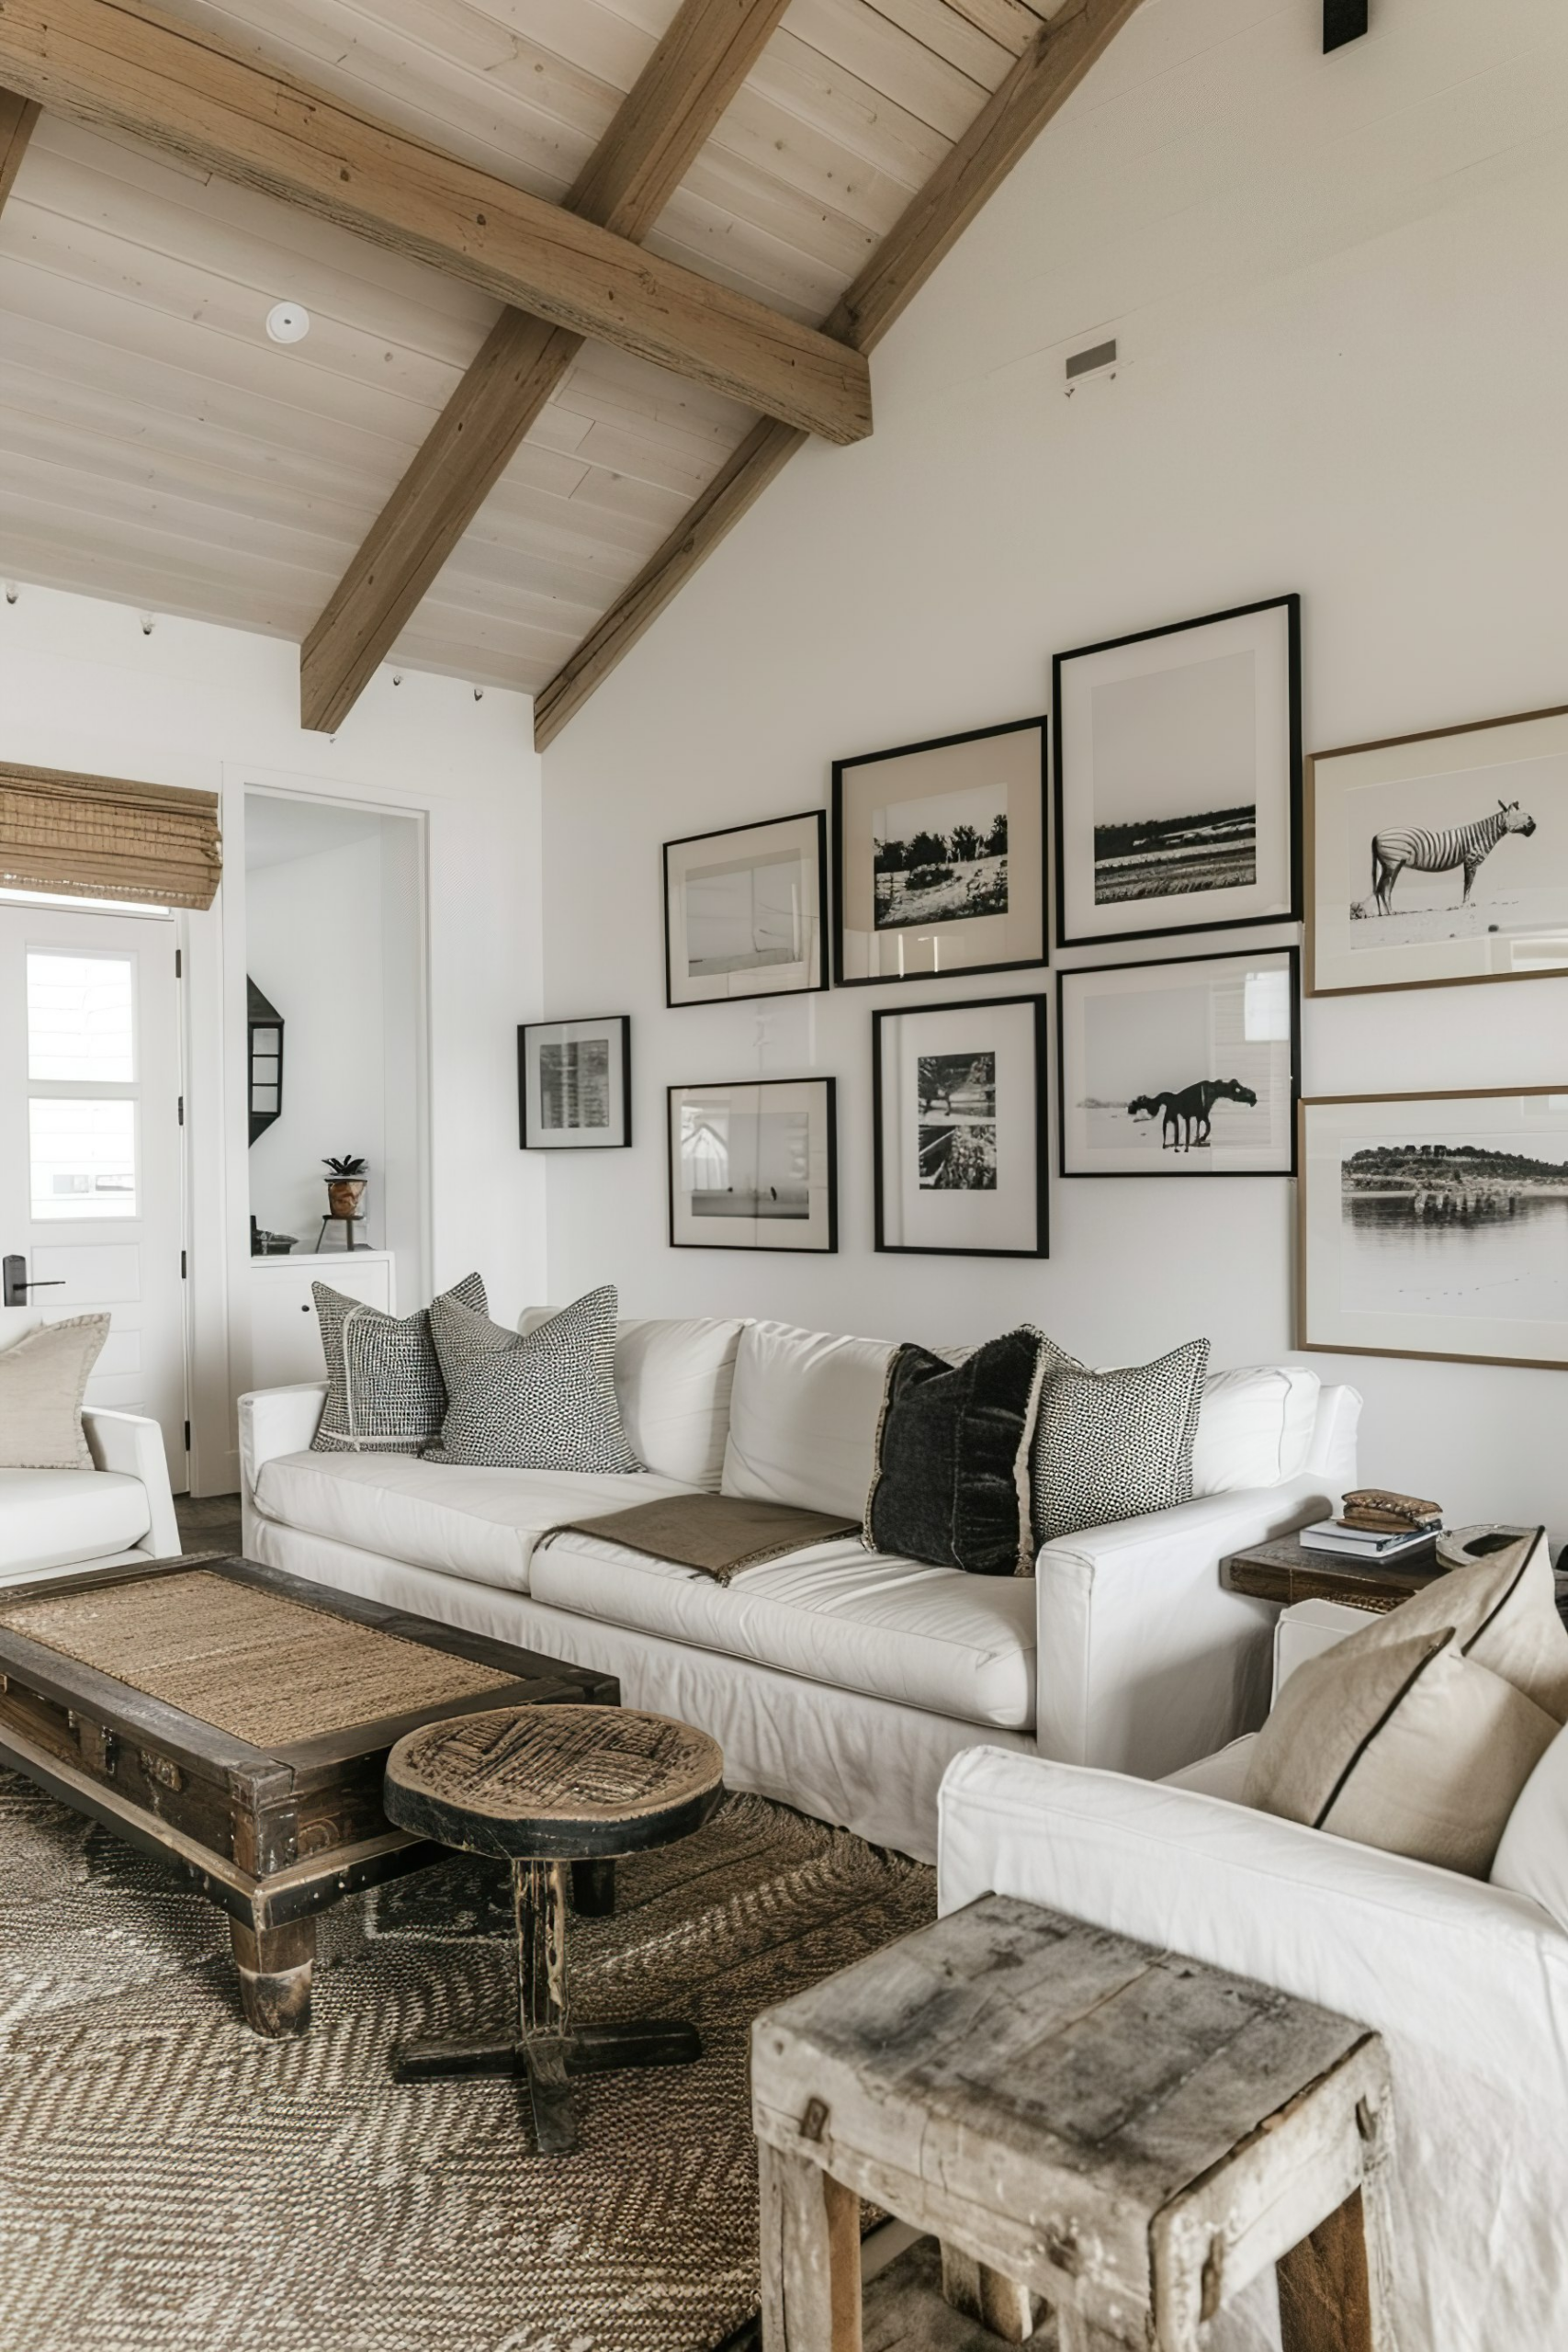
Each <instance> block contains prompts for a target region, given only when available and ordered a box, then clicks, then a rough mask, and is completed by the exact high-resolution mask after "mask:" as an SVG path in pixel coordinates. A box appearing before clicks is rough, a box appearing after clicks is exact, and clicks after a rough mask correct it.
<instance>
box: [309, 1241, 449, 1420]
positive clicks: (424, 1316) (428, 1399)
mask: <svg viewBox="0 0 1568 2352" xmlns="http://www.w3.org/2000/svg"><path fill="white" fill-rule="evenodd" d="M310 1292H311V1295H312V1296H313V1298H314V1299H315V1302H316V1315H317V1318H318V1320H319V1321H320V1323H321V1353H322V1354H323V1355H324V1356H325V1358H326V1363H327V1395H326V1402H325V1404H324V1405H323V1406H322V1407H321V1421H320V1424H319V1425H318V1427H317V1430H316V1434H315V1436H314V1437H313V1438H312V1439H311V1441H310V1444H311V1448H312V1451H313V1452H315V1453H423V1450H424V1448H425V1447H426V1446H427V1445H428V1444H429V1443H430V1442H431V1441H432V1439H434V1438H438V1437H439V1436H440V1434H441V1423H442V1419H443V1418H444V1416H445V1414H446V1383H445V1382H444V1381H443V1379H442V1377H441V1366H440V1364H439V1363H438V1362H437V1360H436V1354H435V1348H434V1342H433V1341H432V1340H431V1336H430V1309H429V1308H428V1307H425V1306H422V1307H421V1308H420V1309H419V1312H418V1313H417V1314H416V1315H386V1314H383V1312H382V1310H381V1309H380V1307H378V1306H366V1305H365V1304H364V1303H363V1301H362V1300H360V1299H357V1298H345V1297H344V1295H343V1293H342V1291H340V1290H333V1289H331V1288H329V1286H328V1285H327V1284H326V1283H311V1285H310ZM446 1297H447V1298H449V1299H457V1300H458V1301H459V1302H460V1303H461V1304H462V1306H465V1307H470V1306H471V1307H477V1308H478V1309H479V1312H480V1313H481V1314H482V1313H483V1311H484V1307H485V1303H486V1302H485V1286H484V1284H483V1283H482V1282H481V1281H480V1280H479V1276H478V1274H465V1275H464V1277H463V1279H462V1281H461V1282H460V1283H457V1284H455V1285H454V1287H453V1288H452V1289H451V1290H449V1291H448V1292H447V1293H446ZM439 1303H440V1302H438V1304H439Z"/></svg>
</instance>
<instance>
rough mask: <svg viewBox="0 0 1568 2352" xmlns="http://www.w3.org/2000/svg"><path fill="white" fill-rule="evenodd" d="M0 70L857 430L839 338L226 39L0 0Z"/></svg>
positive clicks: (62, 103) (867, 392)
mask: <svg viewBox="0 0 1568 2352" xmlns="http://www.w3.org/2000/svg"><path fill="white" fill-rule="evenodd" d="M0 85H6V86H7V87H9V88H11V89H13V90H16V91H17V92H18V93H19V95H20V96H23V97H24V98H30V99H32V100H33V101H35V102H36V103H38V104H39V105H41V106H43V107H47V108H48V109H50V110H51V111H52V112H54V113H56V114H62V115H66V116H68V117H69V118H70V119H72V120H73V121H76V122H83V123H86V124H87V125H89V127H91V128H95V129H105V128H107V129H110V130H119V131H123V132H125V133H128V134H129V135H130V136H131V137H132V138H136V139H141V140H144V141H146V142H147V143H148V144H149V145H150V146H153V147H156V148H159V149H161V150H162V151H163V152H164V153H169V154H175V155H179V156H181V157H183V158H185V159H186V161H188V162H192V163H196V164H202V165H204V166H205V167H206V168H207V169H208V170H209V171H212V172H215V173H216V174H217V175H219V177H220V178H221V179H226V180H231V181H233V182H235V183H236V184H237V185H238V186H240V187H251V188H257V189H260V190H261V191H262V192H263V193H264V194H265V195H268V196H276V197H280V198H283V199H284V201H285V202H287V203H289V204H295V205H299V206H300V207H301V208H302V209H305V210H306V211H309V212H312V213H314V214H315V215H316V216H317V217H318V218H319V219H321V220H330V221H332V222H333V223H334V225H335V226H337V227H338V228H341V229H348V230H351V231H353V232H355V233H356V234H357V235H359V236H363V237H367V238H369V239H370V240H371V241H372V242H373V243H377V244H379V245H383V246H385V247H386V248H387V249H388V250H389V251H390V252H394V253H399V254H406V255H407V256H409V257H410V258H411V259H412V260H416V261H423V262H426V263H428V264H429V265H430V266H432V267H434V268H436V269H441V270H445V271H446V272H448V273H449V274H450V275H451V276H453V277H459V278H462V279H465V280H466V281H467V282H468V284H470V285H473V286H478V287H479V288H482V289H483V291H484V292H486V293H487V294H491V295H494V296H496V297H497V298H498V299H499V300H501V301H502V302H510V303H512V304H513V305H514V306H515V307H516V308H517V309H519V310H525V311H531V312H532V313H533V314H534V315H535V316H536V317H538V318H541V319H546V320H547V321H548V322H550V323H551V324H552V325H554V326H559V327H565V328H568V329H569V330H570V332H571V333H573V334H581V335H587V336H590V337H592V338H593V339H595V340H597V341H600V342H604V343H609V344H613V345H615V346H616V348H617V349H619V350H622V351H629V352H632V353H635V354H636V355H637V357H639V358H642V359H649V360H652V361H653V362H654V363H655V364H656V365H657V366H659V367H661V368H671V369H672V370H673V371H674V372H675V373H676V374H677V375H681V376H686V377H689V378H691V379H693V380H694V381H695V382H697V383H702V384H706V385H708V386H709V387H710V388H711V389H712V390H716V391H718V392H722V393H725V394H727V395H728V397H729V398H730V399H732V400H739V401H745V402H746V404H747V406H748V407H750V408H756V409H760V410H761V412H762V413H763V414H764V415H768V416H774V415H776V416H779V417H782V418H784V420H785V421H786V422H788V423H789V424H796V425H799V426H801V427H803V428H804V429H805V430H807V431H808V432H812V433H819V434H821V435H824V436H825V438H827V439H828V440H830V441H856V440H859V439H861V438H862V437H863V435H865V434H867V433H869V432H870V430H871V389H870V375H869V371H868V369H867V368H866V363H865V360H864V359H863V356H861V355H860V354H859V353H858V352H854V351H851V350H850V349H848V348H847V347H846V346H845V345H843V344H840V343H835V342H833V340H832V339H831V338H830V337H829V336H828V335H826V334H822V333H821V332H820V331H819V330H818V329H817V328H814V327H806V326H801V325H800V324H798V323H797V322H795V320H793V319H786V318H784V317H782V316H780V315H779V313H778V312H776V311H770V310H769V309H767V307H766V306H765V305H764V304H762V303H761V302H756V301H753V300H751V299H750V297H749V296H747V295H743V294H737V293H733V292H732V291H731V290H730V289H729V288H728V287H724V286H721V285H719V284H718V283H717V282H716V280H715V279H713V278H708V277H702V276H701V275H700V274H699V273H698V272H697V271H696V270H692V269H686V268H683V267H682V266H680V265H679V264H677V263H675V262H669V261H664V260H660V259H656V258H654V257H653V256H652V255H650V254H647V253H646V252H644V251H643V250H642V249H641V248H640V247H638V246H637V245H636V244H634V243H632V242H631V240H630V239H629V238H627V237H623V236H616V235H615V233H614V232H612V231H610V230H607V229H602V228H601V227H600V226H599V224H598V223H597V221H594V220H584V219H583V218H581V216H580V215H578V214H576V213H572V212H569V211H568V210H567V209H565V208H564V207H563V206H561V205H558V204H547V203H545V202H544V201H543V200H542V199H541V198H538V197H536V196H528V195H526V194H525V192H524V191H523V190H522V189H521V188H516V187H512V186H510V185H509V184H508V182H506V181H505V180H501V179H497V178H496V177H495V176H494V175H493V174H491V173H489V172H484V171H480V170H479V169H477V168H476V167H475V166H473V165H472V164H464V163H461V162H459V161H458V160H457V158H456V157H454V156H451V155H446V154H443V153H440V152H439V150H437V149H435V148H433V147H431V146H428V145H427V144H426V143H425V142H424V141H422V140H419V139H416V138H412V137H411V136H409V135H408V134H407V133H406V132H404V131H400V130H396V129H395V128H394V127H393V126H392V125H390V124H389V123H384V122H380V121H378V120H377V119H375V118H374V117H373V116H370V115H367V114H364V113H362V112H361V111H360V110H359V109H358V108H357V107H354V106H351V105H349V104H347V103H346V102H344V101H340V100H338V99H336V98H333V97H332V96H329V95H328V94H327V93H326V92H325V91H322V90H315V89H312V88H310V86H309V85H307V84H304V83H301V82H297V81H295V80H294V79H293V78H292V77H291V76H289V75H287V74H280V73H278V72H276V71H275V70H274V69H273V68H271V67H269V66H265V65H261V64H258V63H256V62H254V61H253V60H250V59H247V58H244V57H242V56H239V55H237V54H236V53H235V52H234V51H231V50H228V49H225V48H223V47H221V46H220V45H219V44H218V43H216V42H215V41H213V40H211V39H210V38H209V36H208V35H207V34H206V33H205V32H197V31H196V30H195V29H193V28H192V27H190V26H189V25H187V24H185V23H183V22H178V21H176V20H175V19H174V18H172V17H165V16H164V15H162V14H161V12H160V11H158V10H157V9H155V8H153V7H152V6H149V5H147V0H0Z"/></svg>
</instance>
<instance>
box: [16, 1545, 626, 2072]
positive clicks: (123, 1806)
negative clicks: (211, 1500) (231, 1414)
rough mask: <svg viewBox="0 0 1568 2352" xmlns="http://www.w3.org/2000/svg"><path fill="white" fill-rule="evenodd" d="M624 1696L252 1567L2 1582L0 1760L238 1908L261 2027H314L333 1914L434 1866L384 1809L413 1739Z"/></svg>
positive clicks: (439, 1852) (243, 1970) (579, 1671)
mask: <svg viewBox="0 0 1568 2352" xmlns="http://www.w3.org/2000/svg"><path fill="white" fill-rule="evenodd" d="M619 1695H620V1691H619V1685H618V1684H617V1683H616V1681H615V1677H614V1676H613V1675H609V1674H597V1673H593V1672H591V1671H588V1670H586V1669H584V1668H579V1667H572V1666H564V1665H558V1664H557V1662H556V1661H555V1660H554V1659H552V1658H545V1657H535V1656H534V1654H533V1653H532V1652H531V1651H528V1650H522V1649H515V1648H513V1646H512V1645H510V1644H509V1643H506V1642H494V1641H490V1640H487V1639H486V1638H485V1637H484V1636H482V1635H480V1634H466V1633H461V1632H459V1631H458V1630H457V1627H455V1626H451V1625H441V1624H436V1623H434V1622H433V1621H432V1620H431V1619H429V1618H424V1617H413V1616H409V1615H407V1614H405V1613H403V1612H401V1611H398V1610H395V1609H388V1608H384V1607H383V1606H382V1605H381V1604H380V1603H379V1602H378V1601H374V1600H360V1599H358V1598H357V1597H356V1596H355V1595H353V1594H350V1593H344V1592H334V1591H332V1590H330V1589H328V1588H327V1587H326V1586H324V1585H315V1584H309V1583H307V1582H306V1581H305V1580H304V1578H303V1577H294V1576H289V1575H288V1574H286V1573H285V1572H284V1570H282V1569H281V1568H267V1567H260V1566H257V1565H256V1564H255V1563H254V1561H247V1560H208V1561H203V1562H201V1563H200V1564H199V1565H194V1566H192V1565H181V1564H180V1563H178V1562H168V1563H160V1564H159V1565H157V1566H152V1567H146V1568H140V1567H129V1568H123V1567H122V1568H105V1569H99V1570H97V1571H96V1572H94V1573H89V1574H86V1575H82V1576H74V1577H55V1578H53V1579H52V1580H51V1582H49V1583H48V1584H42V1585H28V1586H19V1587H15V1588H13V1589H10V1590H6V1589H4V1588H0V1764H8V1765H10V1766H12V1767H14V1768H15V1770H17V1771H19V1772H24V1773H26V1775H27V1776H28V1779H29V1780H31V1781H36V1782H37V1783H38V1785H39V1787H40V1788H43V1789H47V1790H48V1791H49V1792H50V1793H51V1795H52V1796H55V1797H58V1798H59V1799H60V1801H61V1802H62V1804H67V1805H69V1806H71V1807H72V1809H73V1811H74V1812H76V1813H80V1814H85V1815H88V1816H90V1818H92V1819H93V1820H95V1821H100V1822H103V1823H105V1824H106V1825H107V1826H108V1827H109V1828H110V1829H112V1830H114V1831H115V1832H116V1834H117V1835H118V1836H119V1837H121V1838H125V1839H127V1840H128V1841H129V1842H130V1844H131V1845H133V1846H138V1847H140V1848H141V1849H142V1850H143V1851H144V1852H147V1853H151V1854H154V1855H158V1856H161V1857H162V1858H163V1859H164V1860H173V1861H177V1862H180V1863H183V1864H184V1866H185V1868H186V1870H187V1871H189V1873H190V1875H191V1876H192V1878H194V1879H195V1880H196V1881H197V1883H198V1884H199V1885H201V1886H202V1887H203V1888H204V1889H205V1890H206V1892H207V1893H208V1894H209V1895H210V1896H211V1897H212V1898H213V1900H214V1901H215V1902H217V1903H219V1904H220V1905H222V1907H223V1909H224V1910H225V1911H226V1912H227V1913H228V1914H229V1924H230V1930H231V1937H232V1940H233V1946H234V1956H235V1959H236V1961H237V1962H238V1963H239V1969H240V1991H241V1997H242V1999H243V2004H244V2011H245V2016H246V2018H247V2019H248V2020H249V2022H250V2024H251V2025H252V2026H253V2027H254V2029H255V2030H256V2032H258V2033H265V2034H291V2033H303V2032H304V2031H305V2030H306V2029H307V2027H308V2026H309V2024H310V1971H311V1964H312V1962H313V1960H314V1957H315V1939H316V1917H317V1915H318V1914H319V1913H320V1912H321V1911H322V1910H324V1909H325V1908H326V1907H327V1906H328V1905H331V1904H333V1903H335V1902H337V1901H338V1900H339V1898H340V1897H341V1896H343V1895H344V1894H352V1893H353V1892H354V1891H355V1889H357V1888H359V1887H365V1886H370V1885H373V1884H375V1883H377V1882H378V1881H380V1880H383V1879H389V1878H394V1877H397V1876H400V1874H401V1873H402V1872H403V1871H412V1870H421V1869H423V1868H425V1867H426V1866H427V1865H428V1864H430V1863H432V1862H435V1861H439V1860H442V1859H443V1849H442V1846H441V1845H439V1844H436V1843H434V1842H433V1840H432V1839H431V1838H429V1837H425V1836H418V1835H414V1834H412V1833H411V1832H410V1831H409V1830H407V1829H403V1828H400V1827H397V1826H394V1825H393V1824H392V1823H390V1822H389V1820H388V1819H387V1816H386V1815H385V1814H384V1813H383V1811H382V1809H381V1776H382V1772H383V1770H384V1767H385V1763H386V1758H387V1751H388V1749H389V1747H392V1746H393V1745H394V1744H395V1742H396V1741H398V1740H399V1739H400V1738H401V1737H402V1736H403V1734H404V1733H405V1732H408V1731H410V1730H412V1729H413V1728H414V1727H415V1726H416V1725H418V1724H425V1723H428V1722H430V1721H431V1720H433V1719H444V1720H446V1721H448V1722H450V1721H454V1720H460V1719H461V1718H463V1717H464V1716H468V1715H472V1714H474V1713H477V1712H479V1711H480V1710H483V1709H489V1708H493V1707H495V1706H497V1705H498V1704H502V1703H504V1704H508V1705H515V1704H517V1703H519V1702H528V1703H529V1704H531V1705H535V1704H539V1703H540V1702H555V1701H563V1700H564V1701H569V1702H580V1703H581V1702H589V1703H590V1705H591V1707H592V1709H593V1710H594V1711H598V1710H603V1711H604V1712H605V1713H609V1712H611V1711H613V1710H614V1708H615V1702H616V1701H617V1699H618V1698H619Z"/></svg>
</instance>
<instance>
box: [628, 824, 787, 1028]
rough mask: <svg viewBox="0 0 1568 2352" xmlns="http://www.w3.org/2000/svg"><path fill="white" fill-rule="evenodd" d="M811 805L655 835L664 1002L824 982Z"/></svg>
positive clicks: (723, 999)
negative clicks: (721, 827) (792, 813)
mask: <svg viewBox="0 0 1568 2352" xmlns="http://www.w3.org/2000/svg"><path fill="white" fill-rule="evenodd" d="M827 824H828V820H827V817H826V815H825V814H824V812H823V810H821V809H807V811H806V813H805V814H804V815H803V816H799V817H776V818H773V819H771V820H769V822H768V823H766V824H763V825H734V826H731V827H730V828H729V829H728V831H725V832H721V833H693V834H691V835H690V836H689V837H688V838H687V839H686V840H684V841H679V842H665V844H664V1001H665V1002H666V1004H670V1005H677V1004H728V1003H733V1002H734V1001H735V1000H736V999H737V998H741V997H754V996H798V995H802V994H804V993H806V992H807V990H809V989H825V988H826V987H827V985H828V973H827V954H828V950H827V945H826V941H827V937H828V855H827V847H828V843H827Z"/></svg>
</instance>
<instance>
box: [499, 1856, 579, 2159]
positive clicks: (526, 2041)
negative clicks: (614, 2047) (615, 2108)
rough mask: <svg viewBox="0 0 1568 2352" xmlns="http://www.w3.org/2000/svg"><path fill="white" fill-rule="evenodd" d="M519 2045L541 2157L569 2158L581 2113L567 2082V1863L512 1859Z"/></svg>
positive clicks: (569, 2024)
mask: <svg viewBox="0 0 1568 2352" xmlns="http://www.w3.org/2000/svg"><path fill="white" fill-rule="evenodd" d="M512 1900H513V1916H514V1917H515V1919H516V1922H517V1995H518V2032H517V2044H518V2048H519V2049H520V2051H521V2052H522V2053H523V2056H524V2058H525V2062H526V2064H527V2069H528V2092H529V2098H530V2102H531V2104H532V2106H533V2109H534V2132H535V2137H536V2141H537V2143H538V2149H539V2154H541V2155H542V2156H566V2155H570V2154H572V2152H573V2150H574V2149H575V2148H576V2147H577V2145H578V2130H577V2117H576V2114H575V2112H574V2111H573V2109H572V2104H571V2092H570V2087H569V2086H568V2083H567V2078H566V2068H567V2038H568V2036H569V2034H570V2030H571V2013H570V2004H569V2002H568V1999H567V1988H566V1920H567V1904H566V1864H565V1863H564V1862H537V1861H515V1862H513V1865H512Z"/></svg>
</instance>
